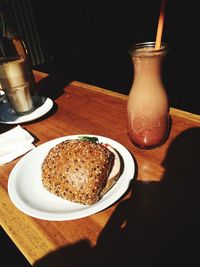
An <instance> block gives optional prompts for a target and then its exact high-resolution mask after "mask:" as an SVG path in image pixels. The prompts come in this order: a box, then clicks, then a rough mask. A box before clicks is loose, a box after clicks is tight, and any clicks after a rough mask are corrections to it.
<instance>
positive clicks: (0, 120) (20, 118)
mask: <svg viewBox="0 0 200 267" xmlns="http://www.w3.org/2000/svg"><path fill="white" fill-rule="evenodd" d="M40 97H43V96H40ZM45 105H46V106H47V105H48V106H47V107H46V109H45V110H43V112H41V113H39V114H38V115H36V116H34V117H32V116H31V115H32V114H34V112H36V111H37V109H42V108H44V106H45ZM5 106H7V107H6V108H7V109H9V104H8V102H6V103H3V104H1V106H0V111H1V110H3V107H5ZM52 107H53V100H52V99H51V98H49V97H46V99H45V102H44V103H43V104H42V105H41V106H40V107H38V108H36V109H35V110H34V111H33V112H31V113H30V114H27V115H24V116H18V118H17V120H15V121H5V120H3V118H2V116H1V114H0V123H1V124H20V123H26V122H30V121H33V120H36V119H39V118H41V117H42V116H43V115H45V114H46V113H47V112H49V110H51V109H52ZM4 110H5V108H4ZM0 113H1V112H0ZM27 117H28V118H27Z"/></svg>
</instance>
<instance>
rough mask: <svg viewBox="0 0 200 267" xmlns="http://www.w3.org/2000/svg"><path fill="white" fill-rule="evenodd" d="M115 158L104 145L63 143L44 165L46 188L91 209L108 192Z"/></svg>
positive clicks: (84, 141) (44, 183) (89, 142)
mask: <svg viewBox="0 0 200 267" xmlns="http://www.w3.org/2000/svg"><path fill="white" fill-rule="evenodd" d="M114 158H115V156H114V153H112V152H111V151H110V150H109V149H108V148H107V147H106V146H104V145H102V144H100V143H97V142H92V141H88V140H81V139H80V140H79V139H73V140H66V141H63V142H61V143H59V144H57V145H56V146H54V147H53V148H51V149H50V151H49V153H48V154H47V156H46V157H45V159H44V161H43V163H42V183H43V186H44V187H45V188H46V189H47V190H48V191H50V192H51V193H53V194H55V195H57V196H59V197H61V198H64V199H67V200H70V201H72V202H76V203H81V204H85V205H91V204H93V203H96V202H97V201H98V200H99V199H100V198H101V197H102V196H103V194H104V193H105V192H107V191H108V188H107V189H106V185H107V179H108V176H109V174H110V172H111V169H112V167H113V164H114ZM109 184H110V182H109Z"/></svg>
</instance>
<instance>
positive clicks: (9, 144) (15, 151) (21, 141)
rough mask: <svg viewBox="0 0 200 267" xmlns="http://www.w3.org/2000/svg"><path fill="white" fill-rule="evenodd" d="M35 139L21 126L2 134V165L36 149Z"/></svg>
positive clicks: (0, 147)
mask: <svg viewBox="0 0 200 267" xmlns="http://www.w3.org/2000/svg"><path fill="white" fill-rule="evenodd" d="M33 141H34V138H33V137H32V136H31V135H30V134H29V133H28V132H27V131H26V130H25V129H23V128H22V127H21V126H20V125H18V126H17V127H15V128H13V129H11V130H9V131H7V132H5V133H3V134H0V165H4V164H6V163H8V162H11V161H12V160H14V159H16V158H17V157H19V156H21V155H23V154H25V153H26V152H28V151H29V150H31V149H33V148H35V146H34V145H33V144H32V143H33Z"/></svg>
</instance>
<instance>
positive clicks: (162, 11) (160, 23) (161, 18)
mask: <svg viewBox="0 0 200 267" xmlns="http://www.w3.org/2000/svg"><path fill="white" fill-rule="evenodd" d="M166 2H167V0H161V5H160V14H159V19H158V27H157V33H156V44H155V48H156V49H159V48H160V44H161V40H162V33H163V25H164V20H165V7H166Z"/></svg>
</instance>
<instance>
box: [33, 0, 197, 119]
mask: <svg viewBox="0 0 200 267" xmlns="http://www.w3.org/2000/svg"><path fill="white" fill-rule="evenodd" d="M160 2H161V1H160V0H152V1H149V0H146V1H144V0H137V1H112V0H111V1H104V0H102V1H92V0H84V1H81V0H73V1H60V0H57V1H47V0H43V1H38V0H34V1H32V2H31V3H32V7H33V11H34V14H35V19H36V24H37V28H38V32H39V36H40V40H41V44H42V48H43V51H44V53H45V58H46V62H45V64H42V65H41V66H39V68H41V69H42V70H46V71H48V72H53V73H55V72H58V73H63V74H64V76H66V77H68V78H71V79H76V80H79V81H83V82H88V83H91V84H94V85H97V86H101V87H104V88H108V89H110V90H113V91H118V92H121V93H124V94H128V93H129V91H130V88H131V84H132V80H133V75H134V73H133V70H132V64H131V62H130V58H129V55H128V52H127V51H128V48H129V46H130V45H132V44H134V43H136V42H145V41H155V37H156V30H157V23H158V17H159V10H160ZM197 3H198V1H189V2H188V1H180V0H176V1H173V0H168V1H167V8H166V15H165V25H164V32H163V42H166V43H168V44H169V46H170V50H169V52H168V55H167V57H166V60H165V64H164V66H163V67H164V68H163V78H164V81H165V84H166V88H167V92H168V95H169V99H170V104H171V106H173V107H176V108H181V109H184V110H186V111H190V112H194V113H198V114H200V105H199V89H200V88H199V81H198V76H199V66H198V57H199V51H198V48H199V47H198V41H197V40H198V35H199V25H200V23H199V20H200V16H199V9H198V8H197Z"/></svg>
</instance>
